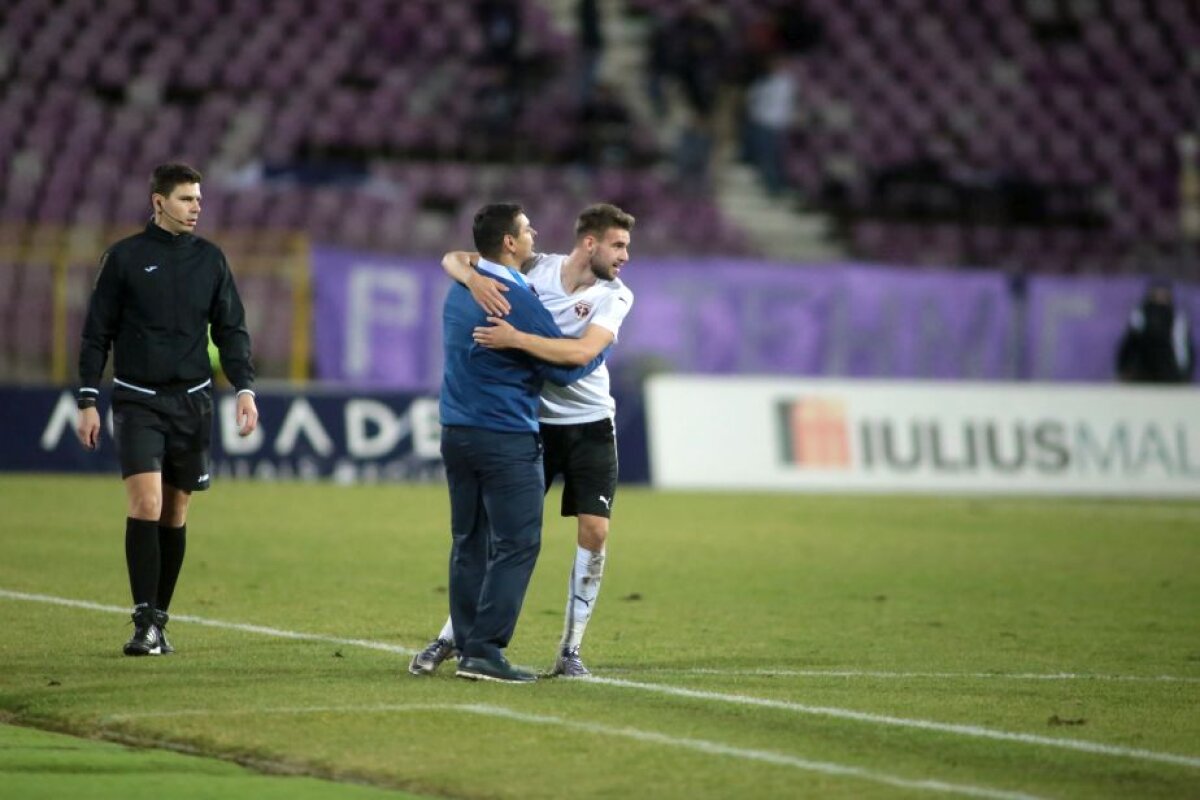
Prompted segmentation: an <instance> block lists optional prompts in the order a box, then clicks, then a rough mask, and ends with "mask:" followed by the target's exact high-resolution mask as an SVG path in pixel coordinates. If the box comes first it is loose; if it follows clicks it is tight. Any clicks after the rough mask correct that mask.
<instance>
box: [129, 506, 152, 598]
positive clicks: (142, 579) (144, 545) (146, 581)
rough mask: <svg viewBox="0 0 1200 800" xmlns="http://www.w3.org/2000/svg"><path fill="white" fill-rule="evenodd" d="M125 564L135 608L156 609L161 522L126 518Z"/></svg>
mask: <svg viewBox="0 0 1200 800" xmlns="http://www.w3.org/2000/svg"><path fill="white" fill-rule="evenodd" d="M125 564H126V565H127V566H128V567H129V589H130V591H131V592H132V593H133V604H134V605H135V606H146V607H147V608H153V607H154V601H155V600H156V599H157V598H156V595H157V594H158V573H159V569H160V568H159V563H158V523H157V522H155V521H154V520H149V519H134V518H133V517H126V518H125Z"/></svg>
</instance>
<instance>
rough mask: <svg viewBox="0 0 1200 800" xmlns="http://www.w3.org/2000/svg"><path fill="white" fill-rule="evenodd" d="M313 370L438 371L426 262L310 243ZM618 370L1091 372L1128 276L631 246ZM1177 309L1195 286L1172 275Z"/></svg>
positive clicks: (427, 382)
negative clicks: (778, 260)
mask: <svg viewBox="0 0 1200 800" xmlns="http://www.w3.org/2000/svg"><path fill="white" fill-rule="evenodd" d="M313 270H314V290H315V292H314V293H315V302H316V306H315V308H316V312H315V315H314V316H315V323H314V324H315V332H314V333H315V336H314V340H315V350H316V367H317V370H316V374H317V377H318V378H320V379H322V380H328V381H336V382H339V383H349V384H355V385H362V386H372V387H377V388H388V389H399V390H405V391H432V390H435V389H436V388H437V387H438V385H439V384H440V382H441V358H442V357H441V306H442V301H443V299H444V297H445V293H446V290H447V288H448V287H449V279H447V278H446V277H445V276H444V275H443V273H442V271H441V268H440V267H439V265H438V264H437V260H436V259H411V258H394V257H390V256H384V255H372V254H366V253H355V252H352V251H347V250H338V249H333V248H317V249H315V250H314V253H313ZM622 279H623V280H625V281H626V282H627V283H628V284H629V286H630V288H631V289H633V292H634V295H635V302H634V307H633V311H632V313H631V314H630V315H629V317H628V318H627V319H626V321H625V324H624V326H623V327H622V330H621V336H620V344H619V346H618V347H617V348H616V349H615V350H614V351H613V354H612V356H611V358H610V364H611V365H612V366H613V368H614V369H616V370H620V369H621V367H622V366H634V367H637V368H638V371H639V372H640V371H642V370H646V369H654V370H659V369H665V370H669V371H674V372H688V373H708V374H777V375H792V376H848V377H859V378H937V379H963V380H1016V379H1024V378H1034V379H1037V380H1072V381H1081V380H1083V381H1107V380H1110V379H1111V378H1112V374H1113V369H1112V360H1113V350H1114V348H1115V346H1116V343H1117V339H1118V338H1119V337H1120V334H1121V330H1122V328H1123V326H1124V323H1125V321H1126V320H1127V319H1128V315H1129V311H1130V309H1131V308H1132V307H1133V305H1134V304H1135V303H1136V302H1137V301H1138V299H1139V298H1140V296H1141V292H1142V290H1143V287H1144V282H1143V281H1141V280H1140V279H1136V278H1125V279H1116V278H1112V279H1110V278H1064V277H1055V278H1033V279H1031V280H1030V281H1029V282H1028V285H1027V287H1026V292H1025V294H1024V296H1022V294H1021V293H1019V292H1015V291H1014V290H1013V287H1012V285H1011V281H1010V280H1009V278H1008V277H1007V276H1006V275H1004V274H1003V273H999V272H993V271H978V270H972V271H954V270H930V269H903V268H896V267H877V266H870V265H861V264H830V265H820V266H795V265H780V264H770V263H763V262H757V261H747V260H737V259H711V260H704V261H698V260H683V259H678V260H670V259H667V260H654V261H648V260H647V261H641V260H638V259H636V258H635V259H634V260H633V261H631V262H630V264H629V265H628V267H627V269H626V270H624V272H623V275H622ZM1179 293H1180V295H1181V301H1182V304H1183V305H1184V307H1185V308H1186V309H1187V310H1188V312H1189V315H1190V316H1191V318H1193V319H1194V318H1195V316H1194V310H1196V309H1195V306H1196V305H1197V300H1200V292H1197V291H1196V289H1195V287H1180V289H1179Z"/></svg>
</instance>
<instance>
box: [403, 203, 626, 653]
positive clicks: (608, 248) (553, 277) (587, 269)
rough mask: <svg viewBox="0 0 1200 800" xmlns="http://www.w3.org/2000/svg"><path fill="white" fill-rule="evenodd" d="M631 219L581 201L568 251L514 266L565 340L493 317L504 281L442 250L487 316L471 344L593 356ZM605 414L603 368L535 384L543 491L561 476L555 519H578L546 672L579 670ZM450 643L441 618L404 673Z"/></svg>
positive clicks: (590, 590) (595, 556)
mask: <svg viewBox="0 0 1200 800" xmlns="http://www.w3.org/2000/svg"><path fill="white" fill-rule="evenodd" d="M633 225H634V218H633V216H631V215H630V214H627V213H626V212H624V211H622V210H621V209H619V208H617V207H616V206H613V205H609V204H606V203H602V204H597V205H592V206H589V207H588V208H586V209H584V210H583V212H582V213H580V215H579V218H578V220H577V221H576V225H575V247H574V249H573V250H572V251H571V252H570V254H568V255H546V254H537V255H534V256H532V257H531V258H529V259H528V260H526V261H525V262H524V263H523V264H522V271H523V272H524V273H525V278H526V280H527V281H528V282H529V284H530V287H531V288H532V289H533V290H534V292H535V293H536V294H537V296H538V299H539V300H541V301H542V303H543V304H544V305H545V307H546V309H547V310H548V311H550V313H551V314H552V315H553V317H554V321H555V322H556V323H557V325H558V327H559V328H560V329H561V330H562V332H563V333H564V334H565V335H566V336H567V337H571V338H566V339H555V338H547V337H541V336H536V335H531V334H529V333H524V332H522V331H520V330H517V329H515V328H514V327H513V326H511V325H509V324H508V323H507V322H505V321H504V319H502V318H501V315H504V314H506V313H508V303H507V301H506V300H505V293H506V292H508V287H506V286H503V285H502V284H500V283H498V282H496V281H494V280H491V279H489V278H488V277H487V276H486V275H483V274H481V273H479V272H478V271H476V270H475V269H473V268H472V266H471V263H472V261H474V260H475V259H476V258H477V256H476V254H473V253H464V252H455V253H447V254H446V256H445V257H444V258H443V260H442V266H443V268H444V269H445V270H446V272H447V273H448V274H449V275H450V276H451V277H452V278H454V279H455V280H456V281H458V282H460V283H462V284H463V285H465V286H466V287H467V288H468V289H469V290H470V292H471V295H472V296H473V297H474V298H475V300H476V302H478V303H479V305H480V306H481V307H483V308H484V309H485V310H487V311H488V312H489V314H490V316H489V317H488V322H489V323H491V324H490V325H489V326H486V327H479V328H476V329H475V332H474V339H475V341H476V342H478V343H479V344H481V345H484V346H485V347H489V348H514V349H518V350H522V351H524V352H526V353H529V354H530V355H533V356H536V357H537V358H541V359H545V360H546V361H550V362H553V363H558V364H564V365H578V364H584V363H587V362H588V360H589V359H592V358H594V357H595V356H596V355H597V354H599V353H601V352H603V351H604V350H605V349H606V348H607V347H609V345H611V344H613V343H614V342H615V341H616V338H617V334H618V332H619V330H620V327H621V323H622V321H623V320H624V319H625V315H626V314H628V313H629V310H630V308H631V307H632V306H633V292H631V291H630V290H629V288H628V287H626V286H625V284H624V283H622V282H621V281H620V280H619V279H618V277H617V276H618V275H619V274H620V272H621V269H622V268H623V267H624V266H625V264H626V262H627V261H628V260H629V241H630V232H631V231H632V229H633ZM615 410H616V403H615V402H614V401H613V399H612V395H611V394H610V392H609V375H608V368H607V367H606V366H604V365H601V366H600V367H599V368H598V369H597V370H596V371H595V372H592V373H591V374H590V375H588V376H587V377H585V378H583V379H581V380H579V381H577V382H575V383H573V384H571V385H569V386H565V387H561V386H553V385H549V384H548V385H546V386H545V388H544V389H543V390H542V395H541V408H540V411H539V415H538V418H539V421H540V423H541V432H542V440H543V442H544V444H545V458H544V467H545V486H546V489H547V490H548V489H549V487H550V484H551V482H552V481H553V480H554V477H555V476H556V475H562V476H563V495H562V506H561V508H562V515H563V516H564V517H572V516H573V517H577V519H578V523H577V525H578V527H577V538H576V552H575V559H574V562H573V565H572V569H571V577H570V581H569V584H568V588H567V607H566V615H565V621H564V625H563V636H562V641H561V643H560V646H559V651H558V655H557V657H556V659H555V662H554V667H553V670H552V673H553V674H555V675H563V676H566V677H583V676H586V675H588V674H589V671H588V669H587V667H586V666H584V663H583V660H582V658H581V657H580V653H579V651H580V647H581V646H582V644H583V635H584V631H585V630H586V628H587V624H588V621H589V620H590V619H591V615H592V611H593V609H594V607H595V604H596V599H597V597H598V596H599V593H600V581H601V578H602V577H603V575H604V562H605V554H606V550H605V546H606V543H607V541H608V530H609V519H610V516H611V514H612V504H613V500H614V498H615V494H616V489H617V448H616V435H615V431H614V427H613V418H614V414H615ZM453 641H454V627H453V624H452V622H451V620H447V622H446V624H445V626H443V628H442V631H441V633H439V634H438V636H437V638H436V639H434V640H433V641H432V642H430V643H429V645H428V646H427V647H426V648H425V649H424V650H423V651H422V652H420V653H418V654H417V655H416V656H414V657H413V659H412V662H411V663H410V664H409V672H411V673H413V674H414V675H427V674H431V673H432V672H434V671H435V670H436V669H437V668H438V666H439V665H440V664H441V663H442V662H443V661H444V660H445V659H447V658H448V657H450V656H451V655H452V654H453V652H454V646H453Z"/></svg>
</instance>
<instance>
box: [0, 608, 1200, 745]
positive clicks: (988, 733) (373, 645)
mask: <svg viewBox="0 0 1200 800" xmlns="http://www.w3.org/2000/svg"><path fill="white" fill-rule="evenodd" d="M0 597H7V598H10V599H13V600H28V601H31V602H36V603H50V604H52V605H60V606H67V607H70V608H85V609H90V610H93V611H107V612H115V613H119V614H128V613H129V609H128V608H123V607H120V606H108V605H101V604H100V603H90V602H88V601H86V600H71V599H68V598H65V597H54V596H51V595H45V594H29V593H26V592H13V591H9V590H7V589H0ZM172 619H176V620H180V621H184V622H191V623H194V624H197V625H207V626H209V627H212V628H224V629H227V630H236V631H244V632H246V633H258V634H262V635H264V636H276V637H280V638H285V639H295V640H300V641H311V642H328V643H330V644H345V645H353V646H356V647H365V648H369V649H372V650H383V651H386V652H390V653H401V654H403V655H411V654H413V653H416V652H417V651H416V650H412V649H410V648H407V647H400V646H399V645H392V644H387V643H385V642H373V641H370V640H368V639H343V638H340V637H337V636H325V635H322V634H317V633H299V632H297V631H285V630H280V629H279V628H266V627H263V626H261V625H245V624H242V623H239V622H223V621H221V620H213V619H204V618H202V617H191V616H185V615H183V614H180V615H179V616H176V617H172ZM573 680H575V681H577V682H579V683H598V684H603V685H605V686H616V687H619V688H622V689H638V690H641V691H645V692H656V693H658V694H665V695H671V696H674V697H687V698H691V699H694V700H711V701H716V702H721V703H734V704H738V705H748V706H758V707H760V708H772V709H776V710H780V711H791V712H793V713H797V714H807V715H811V716H820V717H832V718H834V719H846V720H853V721H855V722H868V723H872V724H875V725H890V726H894V727H899V728H915V729H918V730H927V731H936V732H938V733H951V734H956V735H959V736H968V737H972V738H977V739H994V740H997V741H1006V742H1020V743H1023V744H1034V745H1044V746H1046V747H1057V748H1061V749H1064V750H1075V751H1077V752H1081V753H1093V754H1097V755H1106V756H1116V757H1121V758H1137V759H1142V760H1145V761H1157V762H1160V763H1163V764H1175V765H1178V766H1184V767H1193V768H1200V757H1197V756H1185V755H1178V754H1176V753H1160V752H1157V751H1155V750H1143V749H1141V748H1135V747H1121V746H1119V745H1110V744H1102V743H1100V742H1091V741H1087V740H1085V739H1060V738H1056V737H1052V736H1038V735H1036V734H1031V733H1010V732H1008V731H1000V730H994V729H992V728H984V727H980V726H977V725H960V724H955V723H948V722H934V721H932V720H923V719H907V718H904V717H892V716H888V715H886V714H871V713H868V712H865V711H852V710H850V709H846V708H832V707H827V706H810V705H805V704H803V703H793V702H790V701H787V700H770V699H766V698H762V697H752V696H749V695H741V694H725V693H721V692H704V691H699V690H696V689H685V688H682V687H679V686H670V685H665V684H657V683H641V682H639V681H626V680H621V679H619V678H601V677H597V676H595V675H592V676H589V677H586V678H574V679H573Z"/></svg>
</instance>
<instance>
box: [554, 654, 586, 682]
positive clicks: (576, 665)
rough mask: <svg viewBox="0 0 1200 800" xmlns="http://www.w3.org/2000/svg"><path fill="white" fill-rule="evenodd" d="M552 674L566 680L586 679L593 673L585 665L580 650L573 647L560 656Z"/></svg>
mask: <svg viewBox="0 0 1200 800" xmlns="http://www.w3.org/2000/svg"><path fill="white" fill-rule="evenodd" d="M550 674H551V675H561V676H562V677H564V678H586V677H587V676H588V675H591V674H592V673H591V672H589V671H588V668H587V667H585V666H584V665H583V659H581V658H580V657H579V648H578V647H573V648H571V649H570V650H565V649H564V650H563V651H562V652H561V653H559V654H558V658H557V659H556V660H555V662H554V669H553V670H551V672H550Z"/></svg>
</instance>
